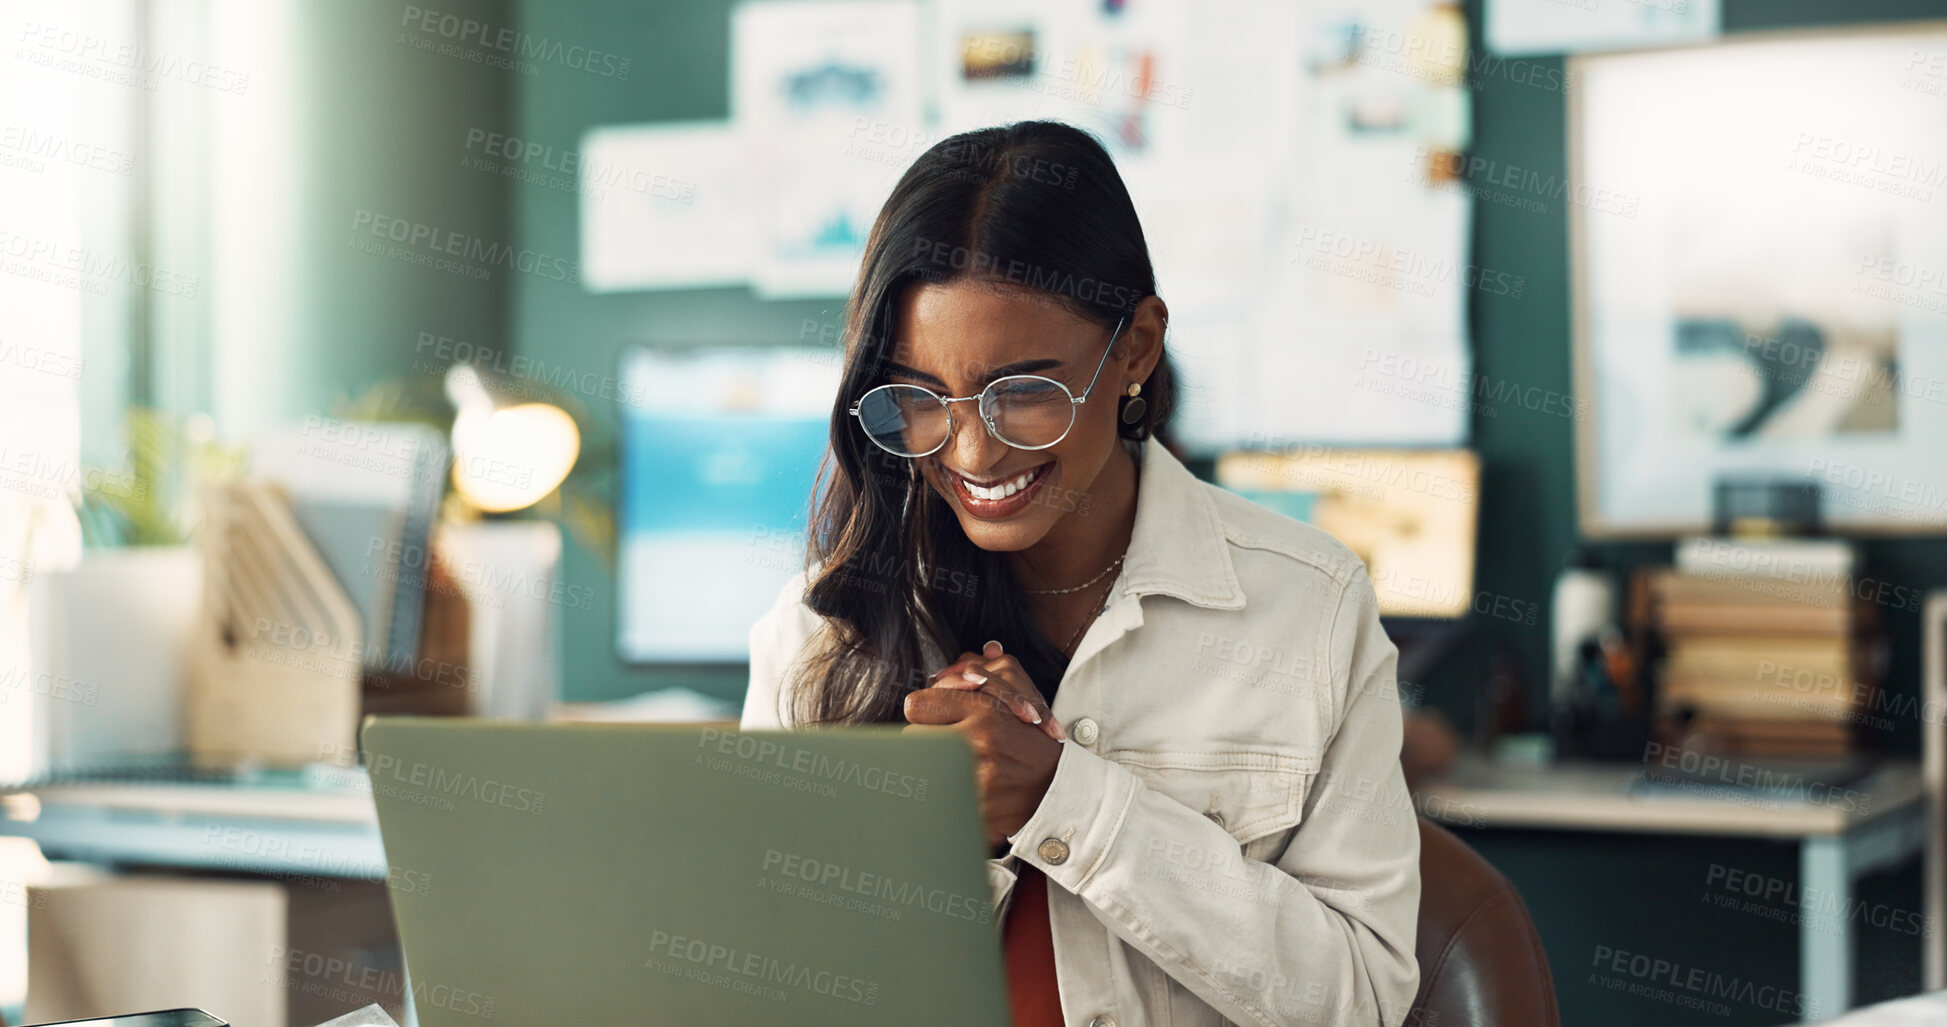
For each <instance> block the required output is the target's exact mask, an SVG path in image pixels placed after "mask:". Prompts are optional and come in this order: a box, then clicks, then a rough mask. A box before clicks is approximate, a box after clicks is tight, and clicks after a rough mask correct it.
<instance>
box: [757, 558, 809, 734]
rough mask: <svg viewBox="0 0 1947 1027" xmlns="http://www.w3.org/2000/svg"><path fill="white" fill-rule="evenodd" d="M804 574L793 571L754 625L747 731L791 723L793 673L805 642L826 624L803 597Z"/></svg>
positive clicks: (780, 727)
mask: <svg viewBox="0 0 1947 1027" xmlns="http://www.w3.org/2000/svg"><path fill="white" fill-rule="evenodd" d="M804 592H805V575H804V574H803V573H802V572H800V573H798V574H796V575H793V576H792V578H791V580H790V581H787V582H785V583H784V587H783V588H781V589H779V590H778V594H777V602H775V603H773V604H771V608H770V609H769V610H767V611H765V613H764V616H762V617H759V618H758V619H757V623H755V624H752V625H751V626H750V685H749V687H748V688H746V689H745V691H744V715H743V718H742V720H741V721H740V723H739V724H738V726H739V727H740V728H742V729H743V730H745V731H781V730H783V729H784V728H786V727H787V726H789V719H790V714H789V710H790V706H789V702H790V698H791V697H790V695H789V694H788V693H789V691H790V684H789V681H790V677H791V674H792V673H793V672H794V671H795V669H796V664H797V662H798V659H799V658H800V657H801V656H802V655H803V653H804V648H805V645H806V644H807V643H809V642H810V641H811V639H812V637H813V636H814V635H816V634H817V633H818V631H819V629H820V628H821V627H822V625H821V624H820V622H819V618H818V615H817V614H815V613H813V612H812V611H811V607H809V606H806V605H805V602H804Z"/></svg>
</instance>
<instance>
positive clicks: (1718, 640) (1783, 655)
mask: <svg viewBox="0 0 1947 1027" xmlns="http://www.w3.org/2000/svg"><path fill="white" fill-rule="evenodd" d="M1677 563H1678V566H1677V567H1676V568H1675V569H1672V570H1662V571H1654V572H1651V573H1650V574H1649V576H1648V581H1647V584H1648V592H1649V597H1648V598H1649V604H1650V616H1651V618H1652V621H1653V624H1654V627H1655V629H1656V631H1657V633H1658V635H1659V636H1660V637H1661V639H1662V641H1663V645H1664V652H1665V657H1664V660H1663V662H1662V665H1661V671H1660V674H1659V677H1658V682H1657V692H1656V710H1657V715H1658V721H1659V725H1660V726H1661V727H1662V728H1663V729H1664V733H1666V734H1669V735H1678V736H1687V742H1686V744H1705V745H1708V747H1709V748H1711V749H1714V750H1716V751H1720V752H1727V753H1739V754H1743V755H1750V756H1781V757H1783V756H1791V757H1821V756H1839V755H1844V754H1846V753H1848V752H1851V751H1852V750H1853V748H1854V745H1853V738H1854V731H1853V726H1854V724H1855V722H1857V721H1858V720H1859V718H1860V715H1861V710H1862V708H1863V707H1864V706H1866V705H1867V704H1868V703H1869V701H1870V698H1871V695H1872V688H1873V683H1871V682H1868V681H1865V680H1863V679H1862V675H1861V673H1860V669H1861V664H1862V662H1863V661H1862V660H1860V659H1859V641H1860V638H1861V637H1862V635H1863V633H1864V632H1863V629H1864V628H1865V626H1866V625H1865V623H1864V622H1865V621H1866V620H1868V619H1869V617H1868V613H1869V611H1867V610H1866V609H1864V608H1863V606H1862V604H1860V603H1858V602H1856V601H1855V600H1854V599H1853V595H1852V578H1851V574H1852V558H1851V549H1850V548H1849V547H1847V546H1845V545H1844V543H1838V542H1822V541H1821V542H1803V541H1790V542H1767V543H1732V542H1728V541H1722V540H1714V539H1697V540H1692V541H1690V542H1687V543H1685V544H1684V545H1683V546H1682V547H1680V549H1679V552H1678V560H1677Z"/></svg>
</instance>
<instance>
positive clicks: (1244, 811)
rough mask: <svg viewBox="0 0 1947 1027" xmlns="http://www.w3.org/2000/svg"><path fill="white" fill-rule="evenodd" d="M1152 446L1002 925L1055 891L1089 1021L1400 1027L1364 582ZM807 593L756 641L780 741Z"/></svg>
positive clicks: (1399, 841) (812, 621)
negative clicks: (1037, 873)
mask: <svg viewBox="0 0 1947 1027" xmlns="http://www.w3.org/2000/svg"><path fill="white" fill-rule="evenodd" d="M1139 452H1140V454H1141V459H1142V461H1143V464H1142V472H1141V477H1140V479H1139V485H1138V490H1137V499H1136V520H1135V527H1134V535H1133V537H1132V538H1131V542H1130V548H1129V552H1128V557H1127V559H1126V561H1125V562H1124V565H1123V570H1122V575H1121V577H1120V578H1119V579H1118V580H1117V584H1116V586H1115V588H1114V589H1113V590H1112V593H1111V598H1110V601H1109V605H1108V608H1107V610H1106V612H1104V613H1103V615H1102V616H1101V617H1100V618H1099V619H1097V620H1096V622H1095V623H1094V624H1093V625H1092V626H1090V628H1089V629H1088V631H1087V633H1086V634H1085V635H1084V636H1083V638H1082V641H1081V645H1080V647H1079V648H1078V649H1077V650H1076V652H1075V656H1074V658H1073V659H1072V660H1071V661H1070V663H1069V666H1068V671H1067V673H1066V675H1065V676H1064V677H1063V678H1062V681H1061V686H1060V688H1059V689H1058V691H1057V692H1056V695H1055V702H1054V713H1055V716H1056V717H1057V718H1058V719H1059V720H1060V721H1061V723H1062V724H1063V725H1065V726H1066V727H1067V729H1068V735H1069V739H1068V741H1066V742H1064V743H1062V753H1061V757H1060V763H1059V764H1058V766H1057V769H1056V771H1055V777H1054V781H1053V783H1052V784H1051V785H1050V786H1049V788H1048V792H1047V795H1046V796H1044V797H1043V798H1042V800H1041V805H1040V807H1039V809H1038V810H1037V811H1036V812H1035V814H1034V816H1033V817H1032V818H1031V819H1030V820H1029V821H1028V823H1027V824H1026V826H1024V827H1023V828H1022V829H1021V830H1020V832H1019V833H1017V834H1015V835H1014V836H1013V837H1012V838H1011V839H1009V842H1010V845H1011V851H1010V852H1009V853H1008V855H1006V856H1005V857H1004V858H1001V859H996V860H992V861H990V865H989V877H990V878H991V879H992V881H993V885H994V902H995V908H996V910H997V914H998V913H1001V912H1004V911H1005V908H1006V903H1007V901H1008V898H1009V895H1010V893H1011V891H1012V889H1013V885H1014V881H1015V876H1016V872H1017V868H1018V867H1019V865H1020V864H1021V863H1022V862H1026V863H1029V864H1032V865H1033V866H1035V867H1038V868H1039V869H1040V870H1041V871H1043V872H1044V873H1046V874H1047V876H1048V880H1049V884H1050V886H1049V888H1048V917H1049V920H1050V923H1051V925H1052V928H1053V933H1054V949H1055V974H1056V979H1057V981H1058V983H1059V986H1060V991H1061V1006H1062V1013H1063V1018H1064V1019H1065V1020H1066V1021H1067V1023H1069V1024H1071V1025H1075V1027H1083V1025H1087V1027H1161V1025H1170V1027H1204V1025H1216V1024H1225V1023H1238V1024H1263V1025H1272V1024H1280V1025H1282V1024H1385V1025H1387V1027H1395V1025H1398V1024H1399V1023H1401V1022H1402V1021H1403V1020H1404V1019H1405V1017H1406V1014H1407V1011H1408V1007H1409V1006H1410V1005H1411V1003H1412V1000H1413V995H1414V991H1415V989H1416V988H1417V987H1418V983H1419V967H1418V964H1417V963H1416V962H1415V960H1414V957H1413V940H1414V939H1413V935H1414V926H1415V919H1416V917H1417V914H1418V910H1419V901H1420V874H1419V829H1418V825H1417V822H1416V819H1415V815H1414V809H1413V805H1412V802H1411V800H1410V798H1409V797H1408V795H1407V792H1406V783H1405V779H1404V777H1403V776H1402V774H1401V772H1400V764H1399V750H1400V731H1401V708H1400V704H1399V701H1398V698H1397V695H1398V693H1397V689H1396V687H1395V685H1396V683H1395V681H1394V676H1393V675H1394V664H1395V655H1396V654H1395V651H1394V648H1393V645H1392V642H1391V641H1389V640H1388V639H1387V638H1386V635H1385V632H1384V631H1383V630H1382V629H1381V628H1380V625H1379V615H1378V610H1377V606H1376V599H1375V596H1374V593H1373V587H1372V583H1371V581H1370V579H1369V578H1368V577H1367V575H1366V569H1365V565H1364V564H1363V563H1362V562H1361V561H1360V560H1359V558H1358V557H1357V556H1355V555H1353V553H1352V552H1351V551H1350V550H1348V549H1346V548H1345V547H1344V546H1343V545H1341V544H1339V543H1338V542H1337V541H1335V540H1334V539H1332V538H1331V537H1330V536H1328V535H1326V534H1325V533H1324V532H1322V531H1319V530H1318V529H1316V528H1313V527H1311V526H1309V525H1306V524H1303V523H1300V522H1298V521H1295V520H1292V519H1290V518H1288V517H1285V516H1283V515H1281V514H1278V513H1275V512H1273V511H1271V510H1268V509H1266V508H1264V507H1261V506H1259V505H1257V504H1255V503H1252V502H1250V501H1248V500H1245V499H1243V498H1241V497H1239V496H1236V495H1234V494H1232V493H1230V492H1227V491H1225V490H1223V489H1220V488H1218V487H1216V486H1214V485H1210V484H1208V483H1205V482H1202V481H1199V480H1198V479H1197V478H1196V477H1195V476H1194V475H1192V474H1190V472H1189V471H1188V469H1186V468H1185V467H1184V466H1183V465H1182V463H1181V462H1179V461H1178V460H1177V459H1176V458H1175V457H1174V456H1172V455H1171V454H1170V452H1169V451H1168V450H1167V449H1165V448H1163V446H1162V445H1160V444H1159V443H1157V442H1156V441H1155V440H1154V439H1151V440H1149V441H1148V442H1146V443H1144V444H1143V445H1142V446H1141V448H1140V450H1139ZM804 582H805V578H804V576H803V575H799V576H798V577H797V578H795V579H794V580H793V581H791V582H790V583H788V584H787V585H786V586H785V588H784V590H783V592H782V593H780V595H779V596H778V602H777V605H776V606H775V607H774V608H773V609H772V610H771V611H770V612H769V613H767V614H765V616H764V617H763V618H762V619H761V620H760V621H758V623H757V624H756V625H755V626H753V627H752V628H751V633H750V644H751V683H750V691H749V693H748V696H747V698H746V700H745V707H744V716H743V726H744V727H745V728H746V729H749V730H760V729H766V728H772V729H774V728H779V727H783V726H786V725H785V722H784V718H783V715H782V714H781V712H780V711H781V710H788V703H782V702H781V701H780V700H782V699H785V698H787V697H784V696H781V695H780V688H781V687H782V684H781V683H782V682H784V681H785V680H786V679H787V671H788V670H789V669H791V665H792V663H793V661H795V660H796V659H797V658H798V657H799V654H800V653H801V652H802V651H803V650H804V647H805V645H806V644H807V643H808V642H810V641H811V640H812V639H813V638H814V637H816V635H817V634H818V632H819V631H820V629H821V626H822V624H823V621H822V619H821V618H820V617H819V616H818V615H817V614H815V613H813V612H812V611H811V610H810V608H808V607H807V606H805V604H804V602H803V599H802V596H803V591H804ZM933 655H939V654H933ZM954 655H958V654H957V653H956V654H954ZM946 662H947V660H946V658H945V656H944V655H940V658H939V664H938V665H940V666H943V665H945V663H946ZM998 919H999V917H998V915H997V917H996V920H997V921H998Z"/></svg>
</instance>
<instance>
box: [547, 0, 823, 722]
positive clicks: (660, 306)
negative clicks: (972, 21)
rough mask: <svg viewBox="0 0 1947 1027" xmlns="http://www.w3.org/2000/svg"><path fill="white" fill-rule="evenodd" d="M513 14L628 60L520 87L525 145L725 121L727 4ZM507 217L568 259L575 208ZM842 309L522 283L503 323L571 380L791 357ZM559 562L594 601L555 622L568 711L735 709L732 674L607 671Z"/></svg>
mask: <svg viewBox="0 0 1947 1027" xmlns="http://www.w3.org/2000/svg"><path fill="white" fill-rule="evenodd" d="M519 10H520V28H521V30H522V31H524V32H527V33H530V34H532V35H534V36H537V37H544V38H547V39H559V40H562V41H564V42H568V43H577V44H581V45H585V46H591V47H596V48H599V49H603V50H607V51H610V52H613V53H614V54H616V55H618V56H619V57H628V58H630V60H631V67H630V70H629V77H628V79H627V80H626V81H617V80H615V79H611V78H605V77H601V76H598V75H591V74H586V73H575V72H572V71H569V70H567V69H562V68H555V67H548V66H544V67H543V68H542V69H541V72H540V74H538V75H535V76H532V77H529V78H523V79H521V80H520V82H519V87H520V88H519V92H518V95H517V97H516V104H515V117H514V123H515V126H516V127H515V132H516V133H517V134H518V135H519V136H521V137H522V138H523V139H524V140H526V141H528V142H531V143H540V144H543V145H546V146H550V147H553V148H555V150H556V151H569V150H574V149H576V148H577V147H578V146H579V145H580V141H581V134H582V133H583V132H584V131H586V130H587V129H589V128H591V127H593V126H596V125H614V124H627V123H631V122H645V121H690V120H700V119H722V118H726V117H728V116H729V114H730V10H731V4H730V3H728V2H725V0H710V2H695V3H690V2H686V3H647V4H638V3H628V2H622V0H591V2H577V3H561V2H558V0H556V2H549V0H537V2H527V3H521V4H520V5H519ZM513 211H514V224H515V226H516V229H517V231H518V233H519V236H518V237H519V238H520V240H521V245H523V246H528V247H532V248H534V249H538V250H542V251H546V252H549V253H556V252H566V253H570V254H574V253H577V252H578V246H579V228H578V225H579V222H578V218H577V212H576V204H575V196H574V194H572V193H570V192H564V191H561V190H555V189H547V188H536V187H532V186H526V185H520V186H516V187H515V189H514V193H513ZM841 307H842V303H841V302H840V301H838V300H833V301H830V302H767V301H764V300H760V299H757V298H756V297H755V296H754V295H753V294H752V293H751V292H750V291H749V290H747V289H742V288H736V289H710V290H692V291H673V292H637V293H617V294H608V295H591V294H588V293H584V292H581V291H580V290H578V289H563V288H558V287H556V286H555V283H552V282H540V281H521V282H518V283H516V286H515V290H514V294H513V308H512V312H513V318H512V323H513V336H514V344H515V348H516V349H517V350H518V351H519V352H520V353H523V354H528V355H534V356H541V357H545V358H547V359H548V360H550V361H556V362H559V363H560V364H565V365H568V366H570V367H573V368H575V369H576V370H577V371H579V372H582V373H592V374H595V375H613V374H615V373H616V371H617V369H618V362H619V360H620V358H621V354H622V352H623V351H624V350H625V349H626V348H628V347H630V346H637V345H649V346H655V345H680V344H697V343H708V344H716V345H745V344H753V345H788V344H797V343H799V342H800V334H801V325H802V324H803V322H804V320H805V319H807V318H811V319H818V320H821V321H831V322H836V321H837V320H838V319H839V311H840V308H841ZM828 340H829V337H828ZM828 340H827V341H828ZM817 341H818V340H816V339H815V338H813V339H805V340H803V342H804V343H805V344H814V343H816V342H817ZM591 407H592V408H591V413H593V414H595V415H597V416H598V417H599V418H600V419H601V421H602V423H603V425H604V428H605V430H606V429H612V427H613V425H614V411H613V407H612V405H610V406H608V407H607V408H604V407H603V406H602V405H601V404H592V405H591ZM611 495H612V493H611ZM566 560H567V566H566V568H565V575H566V577H567V579H568V581H569V582H570V583H571V584H575V583H580V584H583V585H585V586H589V587H592V588H593V590H594V595H595V600H594V604H593V608H592V609H588V610H579V609H572V608H568V607H563V608H562V610H561V615H562V632H563V635H564V639H565V648H566V653H567V659H566V666H565V678H564V690H565V692H566V698H568V699H571V700H594V699H609V698H619V697H623V696H628V695H633V694H635V693H637V692H641V691H645V690H648V689H652V688H661V687H666V686H670V685H686V686H688V687H691V688H695V689H698V690H700V691H705V692H710V693H713V694H717V695H723V696H726V697H730V698H735V699H741V698H742V696H743V689H744V680H745V674H746V672H745V669H744V668H743V667H742V666H736V667H730V668H711V667H654V668H647V667H640V666H630V665H627V664H624V663H623V662H622V661H620V660H619V659H617V658H616V655H615V632H616V606H615V582H614V575H613V573H612V571H611V569H610V567H609V566H608V565H607V563H606V562H605V561H604V560H603V559H601V558H599V557H597V556H595V555H592V554H590V553H588V552H586V551H583V550H581V549H580V548H578V547H573V546H571V547H569V552H568V554H567V557H566Z"/></svg>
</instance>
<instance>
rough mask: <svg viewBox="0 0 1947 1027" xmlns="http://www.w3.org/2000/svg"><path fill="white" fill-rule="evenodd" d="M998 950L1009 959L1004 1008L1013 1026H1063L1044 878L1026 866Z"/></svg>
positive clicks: (1023, 866)
mask: <svg viewBox="0 0 1947 1027" xmlns="http://www.w3.org/2000/svg"><path fill="white" fill-rule="evenodd" d="M1001 949H1002V951H1003V953H1004V954H1005V955H1006V958H1007V1004H1008V1008H1010V1009H1011V1010H1013V1013H1014V1027H1062V1020H1061V991H1060V989H1059V988H1057V987H1056V985H1055V937H1054V934H1053V932H1052V931H1051V930H1050V929H1049V927H1048V878H1047V876H1046V875H1044V874H1042V872H1041V871H1040V870H1037V869H1036V868H1035V867H1033V866H1031V865H1029V864H1027V863H1022V864H1020V873H1019V874H1018V875H1017V876H1016V878H1015V880H1014V901H1013V902H1011V903H1010V904H1009V905H1008V907H1007V922H1006V923H1005V924H1003V925H1002V926H1001Z"/></svg>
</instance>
